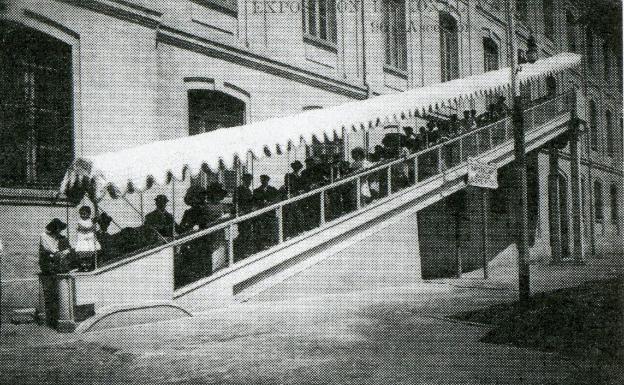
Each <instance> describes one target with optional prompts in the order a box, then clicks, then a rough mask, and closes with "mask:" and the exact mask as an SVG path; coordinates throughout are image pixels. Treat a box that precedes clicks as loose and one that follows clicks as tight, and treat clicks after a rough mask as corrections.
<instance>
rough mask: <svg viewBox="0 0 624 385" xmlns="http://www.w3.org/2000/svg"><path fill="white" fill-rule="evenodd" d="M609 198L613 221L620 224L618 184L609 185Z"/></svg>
mask: <svg viewBox="0 0 624 385" xmlns="http://www.w3.org/2000/svg"><path fill="white" fill-rule="evenodd" d="M609 200H610V201H611V223H613V224H618V223H619V221H620V212H619V209H620V207H619V203H618V191H617V185H616V184H615V183H612V184H611V186H610V187H609Z"/></svg>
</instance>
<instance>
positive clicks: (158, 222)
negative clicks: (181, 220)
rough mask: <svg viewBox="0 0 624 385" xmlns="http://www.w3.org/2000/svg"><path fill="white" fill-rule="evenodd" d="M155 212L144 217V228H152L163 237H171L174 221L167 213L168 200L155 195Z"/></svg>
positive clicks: (163, 196)
mask: <svg viewBox="0 0 624 385" xmlns="http://www.w3.org/2000/svg"><path fill="white" fill-rule="evenodd" d="M154 202H156V210H154V211H152V212H151V213H149V214H147V215H146V216H145V226H147V227H150V228H153V229H154V230H156V231H157V232H158V233H159V234H160V235H162V236H163V237H172V236H173V226H174V219H173V215H171V213H169V212H168V211H167V202H169V199H167V197H166V196H165V195H162V194H161V195H157V196H156V198H155V199H154Z"/></svg>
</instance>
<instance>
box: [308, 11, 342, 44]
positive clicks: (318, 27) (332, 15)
mask: <svg viewBox="0 0 624 385" xmlns="http://www.w3.org/2000/svg"><path fill="white" fill-rule="evenodd" d="M304 30H305V33H306V34H308V35H310V36H312V37H315V38H317V39H320V40H323V41H327V42H330V43H333V44H335V43H336V41H337V38H336V0H304Z"/></svg>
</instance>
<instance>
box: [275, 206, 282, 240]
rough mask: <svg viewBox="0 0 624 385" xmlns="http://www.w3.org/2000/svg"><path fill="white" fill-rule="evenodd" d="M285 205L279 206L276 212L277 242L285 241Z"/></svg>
mask: <svg viewBox="0 0 624 385" xmlns="http://www.w3.org/2000/svg"><path fill="white" fill-rule="evenodd" d="M283 208H284V206H278V207H277V208H276V209H275V214H276V217H277V243H282V242H284V215H283V213H284V210H283Z"/></svg>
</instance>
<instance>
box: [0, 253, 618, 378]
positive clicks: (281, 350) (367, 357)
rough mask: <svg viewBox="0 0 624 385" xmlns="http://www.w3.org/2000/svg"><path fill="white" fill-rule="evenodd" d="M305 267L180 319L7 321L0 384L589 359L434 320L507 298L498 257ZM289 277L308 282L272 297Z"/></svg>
mask: <svg viewBox="0 0 624 385" xmlns="http://www.w3.org/2000/svg"><path fill="white" fill-rule="evenodd" d="M621 262H622V258H621V257H612V258H607V259H600V260H594V261H592V262H591V263H590V264H589V265H588V266H585V267H578V266H558V267H551V266H533V267H532V277H533V282H534V289H536V290H548V289H554V288H556V287H564V286H570V285H573V284H575V283H577V282H578V281H583V280H590V279H595V278H603V277H608V276H613V275H614V274H615V273H618V272H619V273H620V274H621V272H622V264H621ZM328 263H331V262H328ZM319 269H320V270H322V267H321V268H319ZM316 274H318V273H316V270H314V268H313V269H311V270H309V271H306V272H304V273H303V274H302V275H300V276H299V277H296V278H294V281H293V280H289V281H286V282H284V283H283V284H281V285H279V286H277V287H275V288H273V289H271V290H269V291H267V292H265V293H263V294H261V295H260V296H258V297H256V298H255V299H254V300H252V301H249V302H247V303H243V304H240V305H237V306H235V307H231V308H228V309H222V310H213V311H210V312H206V313H202V314H200V315H198V316H196V317H193V318H188V319H183V320H176V321H167V322H161V323H158V324H151V325H141V326H134V327H130V328H123V329H116V330H108V331H103V332H97V333H88V334H85V335H82V336H80V337H77V336H74V335H69V336H68V335H57V334H55V333H51V332H49V331H47V330H45V329H43V328H40V327H37V326H33V325H27V326H17V327H16V326H12V325H11V327H10V328H8V330H5V329H7V328H5V329H3V336H2V337H1V339H0V341H2V345H1V346H0V367H1V370H0V384H19V383H39V384H41V383H64V384H71V383H102V384H104V383H171V384H194V383H198V384H200V383H201V384H204V383H208V384H210V383H214V384H508V383H514V384H559V383H561V384H564V383H565V384H568V383H574V380H575V379H577V378H580V377H582V376H579V373H580V372H582V371H585V370H587V368H588V366H589V364H588V363H583V362H575V361H571V360H569V359H567V358H564V357H561V356H558V355H556V354H550V353H542V352H536V351H530V350H526V349H518V348H514V347H509V346H499V345H488V344H483V343H480V342H478V341H479V339H480V338H481V336H482V335H483V334H484V333H485V332H486V331H487V329H486V328H484V327H481V326H478V325H468V324H463V323H457V322H450V321H448V320H445V319H442V317H443V316H445V315H448V314H452V313H455V312H458V311H462V310H468V309H474V308H478V307H482V306H487V305H489V304H493V303H498V302H504V301H511V300H514V299H515V297H516V295H517V293H516V292H515V291H514V285H513V284H512V282H513V281H514V280H513V279H512V278H513V277H514V269H513V268H509V267H507V266H506V265H505V263H501V264H500V265H499V266H497V267H496V268H494V269H493V272H492V274H493V277H492V279H491V280H490V281H489V282H484V281H483V280H480V279H478V278H477V277H478V273H477V272H475V273H474V274H468V275H467V277H466V278H465V279H462V280H459V281H458V280H449V281H447V282H444V281H439V282H431V283H421V284H412V285H409V286H403V287H377V288H376V289H375V290H369V291H364V290H360V287H359V286H358V290H356V291H351V292H345V290H344V288H339V290H335V289H334V288H336V285H335V284H331V285H327V286H326V287H325V288H323V286H322V285H320V286H319V285H318V284H317V285H311V284H310V282H317V281H316V278H315V276H316ZM306 277H307V278H306ZM293 282H297V283H298V285H306V284H307V287H309V291H308V292H306V290H305V289H299V290H298V291H297V292H296V293H297V294H296V295H295V296H291V297H288V298H287V299H286V300H283V301H279V300H277V299H278V298H279V297H280V296H279V294H280V292H282V291H283V290H285V288H287V287H288V286H289V285H292V284H293ZM299 287H301V286H299Z"/></svg>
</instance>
